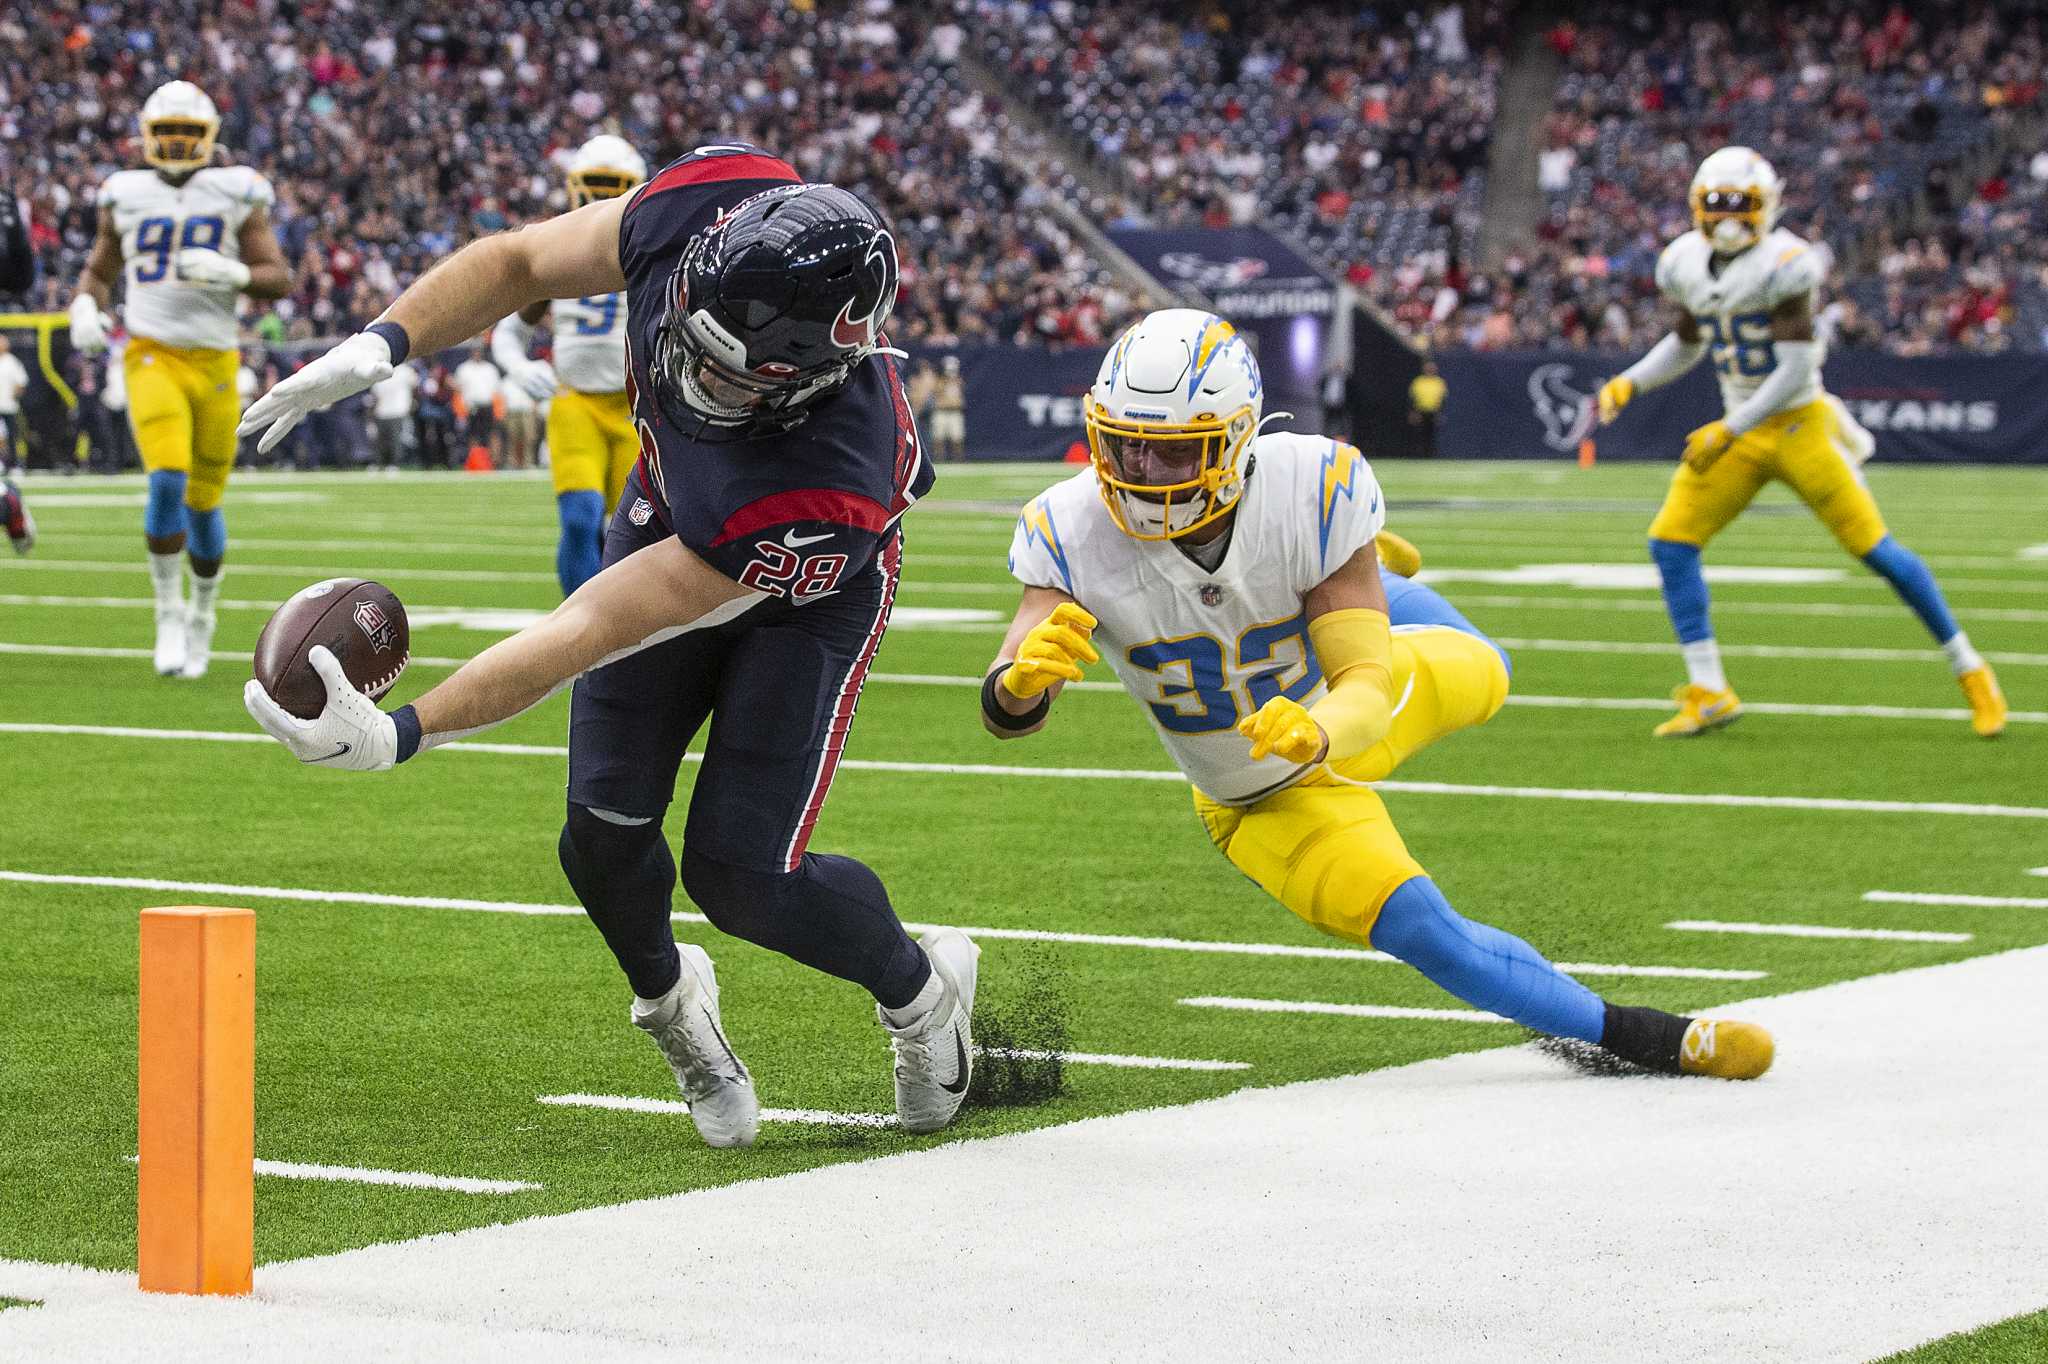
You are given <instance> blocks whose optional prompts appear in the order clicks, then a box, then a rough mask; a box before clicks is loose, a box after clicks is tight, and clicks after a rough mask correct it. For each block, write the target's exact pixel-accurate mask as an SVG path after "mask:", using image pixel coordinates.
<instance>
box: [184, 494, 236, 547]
mask: <svg viewBox="0 0 2048 1364" xmlns="http://www.w3.org/2000/svg"><path fill="white" fill-rule="evenodd" d="M186 520H187V522H188V523H189V524H190V538H188V539H187V540H186V541H185V550H186V552H187V553H189V554H190V555H191V556H192V557H193V558H195V559H222V558H225V557H226V556H227V552H228V519H227V517H225V516H223V515H222V514H221V510H220V508H219V507H214V508H211V509H210V510H207V511H193V510H192V509H191V508H189V507H188V508H186Z"/></svg>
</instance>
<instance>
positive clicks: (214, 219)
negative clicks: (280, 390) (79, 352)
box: [99, 166, 277, 350]
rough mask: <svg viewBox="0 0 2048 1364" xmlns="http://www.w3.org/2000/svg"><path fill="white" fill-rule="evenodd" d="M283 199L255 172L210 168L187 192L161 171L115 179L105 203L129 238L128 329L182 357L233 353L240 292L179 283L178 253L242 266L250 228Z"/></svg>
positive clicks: (125, 247) (124, 253)
mask: <svg viewBox="0 0 2048 1364" xmlns="http://www.w3.org/2000/svg"><path fill="white" fill-rule="evenodd" d="M276 197H277V194H276V191H274V190H272V189H271V187H270V182H269V181H268V180H266V179H264V178H263V176H262V175H260V174H258V173H257V172H256V171H254V170H252V169H250V168H249V167H247V166H208V167H205V168H204V169H202V170H198V171H195V172H193V173H192V175H191V176H190V177H189V178H188V179H186V181H185V182H184V183H183V184H182V185H173V184H171V183H170V182H169V181H168V180H165V179H164V178H163V177H162V176H161V175H159V174H157V172H155V171H153V170H125V171H117V172H116V173H115V174H113V175H110V176H108V177H107V180H106V183H105V184H103V185H101V186H100V195H99V202H100V206H101V207H102V208H103V209H111V210H112V212H113V215H114V230H115V232H117V233H118V234H119V235H120V238H121V262H122V267H121V273H122V275H123V277H124V278H125V279H126V280H127V285H128V290H127V301H126V303H125V305H124V308H123V314H124V316H125V318H126V320H127V325H128V330H129V331H131V332H133V333H134V334H135V335H137V336H146V337H148V338H149V339H150V340H152V341H155V342H157V343H158V344H159V345H164V346H175V347H177V348H178V349H180V350H233V349H234V348H235V300H236V291H235V290H233V289H226V288H216V287H213V286H210V285H201V284H192V283H188V282H187V281H185V280H182V279H179V278H178V270H177V258H178V253H179V252H180V251H182V250H184V249H186V248H187V247H195V246H196V247H204V248H206V249H207V250H210V251H218V252H220V253H221V254H222V255H223V256H226V257H228V258H229V259H230V260H240V259H241V258H242V224H243V223H244V222H246V221H248V218H249V215H250V214H252V213H254V212H256V211H257V210H258V209H267V208H269V206H270V205H271V203H272V202H273V201H274V200H275V199H276Z"/></svg>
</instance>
